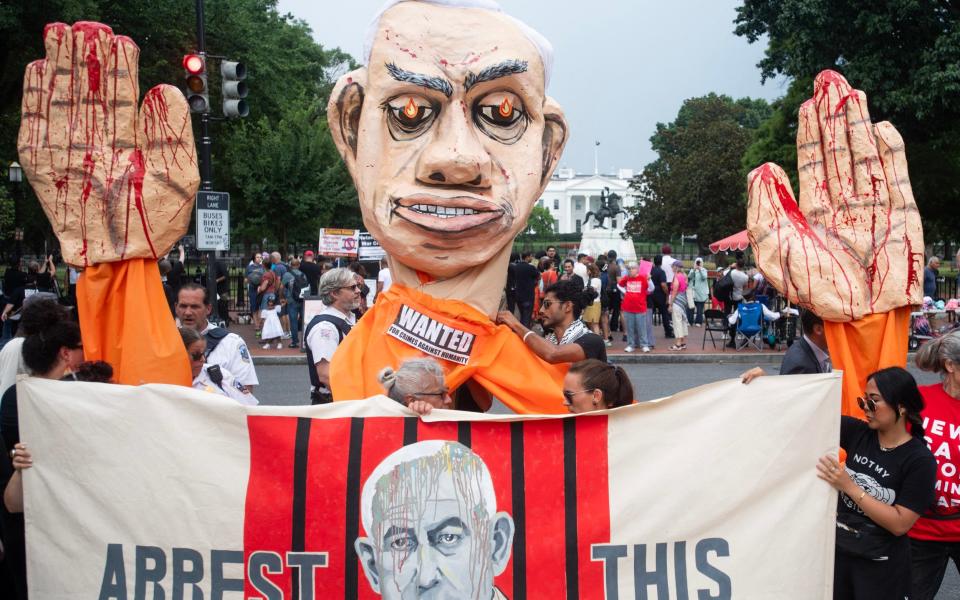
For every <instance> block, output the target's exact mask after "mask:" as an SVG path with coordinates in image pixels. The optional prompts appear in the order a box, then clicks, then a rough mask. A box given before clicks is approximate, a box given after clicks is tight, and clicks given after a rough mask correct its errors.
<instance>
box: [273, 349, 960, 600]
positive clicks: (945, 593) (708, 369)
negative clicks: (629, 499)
mask: <svg viewBox="0 0 960 600" xmlns="http://www.w3.org/2000/svg"><path fill="white" fill-rule="evenodd" d="M763 367H764V369H766V370H767V372H768V373H776V372H777V370H778V369H779V368H780V365H779V364H765V365H763ZM624 368H626V370H627V373H628V374H629V375H630V381H632V382H633V386H634V390H635V392H636V395H637V399H638V400H654V399H656V398H662V397H664V396H669V395H670V394H673V393H676V392H678V391H680V390H685V389H688V388H691V387H695V386H698V385H703V384H705V383H710V382H712V381H718V380H721V379H729V378H732V377H737V376H738V375H739V374H740V373H742V372H744V371H745V370H747V369H748V368H749V365H742V364H663V365H659V364H642V365H626V366H625V367H624ZM305 369H306V367H305V366H303V365H295V366H266V365H264V366H258V367H257V375H258V376H259V378H260V386H258V387H257V391H256V394H257V398H258V399H259V400H260V402H261V403H262V404H270V405H289V404H306V403H307V391H308V389H309V384H308V383H307V374H306V371H305ZM910 371H911V372H912V373H913V375H914V377H916V378H917V381H918V382H920V383H921V384H926V383H935V382H936V381H937V377H936V376H935V375H931V374H929V373H924V372H922V371H918V370H917V369H915V368H911V369H910ZM558 402H559V400H558ZM493 412H498V413H508V412H510V411H509V410H508V409H507V408H506V407H504V406H503V405H501V404H498V405H497V406H495V407H494V410H493ZM956 598H960V576H958V575H957V572H956V570H953V569H952V568H950V569H948V570H947V576H946V577H945V579H944V583H943V586H942V587H941V588H940V593H939V594H937V599H936V600H951V599H956Z"/></svg>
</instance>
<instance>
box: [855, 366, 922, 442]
mask: <svg viewBox="0 0 960 600" xmlns="http://www.w3.org/2000/svg"><path fill="white" fill-rule="evenodd" d="M871 380H873V383H874V384H876V386H877V390H878V391H879V392H880V395H881V396H883V401H884V402H886V403H887V404H888V405H889V406H890V408H892V409H893V412H894V414H896V415H897V420H898V421H899V420H900V409H901V408H902V409H903V416H904V418H905V419H906V420H907V423H909V425H910V426H909V427H908V429H909V431H910V434H911V435H912V436H914V437H918V438H922V437H923V420H922V419H921V418H920V411H922V410H923V396H921V395H920V390H919V389H918V388H917V381H916V379H914V378H913V375H911V374H910V372H909V371H907V370H906V369H903V368H901V367H887V368H886V369H880V370H879V371H877V372H875V373H871V374H870V375H868V376H867V381H871Z"/></svg>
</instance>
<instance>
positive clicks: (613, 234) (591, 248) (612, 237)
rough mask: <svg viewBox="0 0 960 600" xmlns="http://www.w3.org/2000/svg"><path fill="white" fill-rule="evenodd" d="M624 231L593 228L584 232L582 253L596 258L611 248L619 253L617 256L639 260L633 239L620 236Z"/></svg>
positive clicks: (626, 259)
mask: <svg viewBox="0 0 960 600" xmlns="http://www.w3.org/2000/svg"><path fill="white" fill-rule="evenodd" d="M621 233H622V231H621V230H619V229H599V228H592V229H589V230H587V231H585V232H583V238H581V240H580V250H579V251H578V252H579V253H580V254H589V255H590V256H592V257H594V258H596V257H598V256H600V255H601V254H603V255H606V254H607V252H608V251H609V250H614V251H616V253H617V258H622V259H623V260H624V261H631V260H637V251H636V249H635V248H634V247H633V239H631V238H630V237H627V239H623V238H622V237H620V234H621Z"/></svg>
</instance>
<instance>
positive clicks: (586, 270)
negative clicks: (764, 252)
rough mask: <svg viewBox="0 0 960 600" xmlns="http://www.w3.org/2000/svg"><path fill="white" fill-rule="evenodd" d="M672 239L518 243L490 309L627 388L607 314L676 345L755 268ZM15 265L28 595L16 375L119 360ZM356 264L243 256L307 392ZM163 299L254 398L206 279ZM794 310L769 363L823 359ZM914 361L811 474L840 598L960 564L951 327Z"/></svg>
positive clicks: (36, 271)
mask: <svg viewBox="0 0 960 600" xmlns="http://www.w3.org/2000/svg"><path fill="white" fill-rule="evenodd" d="M670 254H671V253H670V248H669V247H667V246H665V247H664V248H662V253H661V254H659V255H656V256H653V257H652V260H651V261H650V262H651V263H652V267H651V268H650V269H649V272H643V271H642V269H641V264H640V263H639V262H637V261H630V262H626V263H624V261H622V260H620V259H618V257H617V256H616V254H615V253H614V252H612V251H611V252H609V253H607V254H606V255H603V256H598V257H589V256H582V255H581V256H577V257H570V258H567V259H564V260H562V261H560V260H559V259H558V257H557V253H556V249H555V248H552V247H551V248H548V249H546V250H545V251H544V252H543V253H542V256H537V255H535V254H533V253H523V254H520V255H517V256H516V257H515V260H514V261H513V262H512V264H511V265H510V270H509V276H508V281H507V285H506V287H505V290H504V302H503V304H504V306H503V310H502V311H500V313H499V314H498V315H497V322H498V323H501V324H503V325H505V326H507V327H508V328H509V329H510V330H512V332H513V333H514V334H515V335H516V336H518V337H519V338H521V340H522V342H523V343H524V344H525V345H526V346H527V347H528V348H529V349H530V351H531V352H533V353H534V354H536V355H537V356H539V357H540V358H542V359H543V360H544V361H546V362H548V363H553V364H557V363H566V364H569V369H568V371H567V374H566V376H565V378H564V381H563V389H562V393H561V394H560V395H559V396H558V397H557V404H558V406H563V407H565V408H566V409H567V410H568V411H569V412H570V413H573V414H581V413H587V412H591V411H597V410H607V409H612V408H618V407H622V406H627V405H629V404H632V403H633V402H634V401H635V400H634V390H633V386H632V384H631V382H630V379H629V377H628V376H627V373H626V372H625V371H624V370H623V368H621V367H619V366H616V365H613V364H610V363H609V362H608V361H607V354H606V352H607V348H608V347H609V346H610V345H611V343H612V341H613V336H614V333H615V332H617V333H622V335H624V336H625V337H626V341H627V344H628V349H627V351H628V352H629V351H632V350H633V349H635V348H639V349H641V351H643V350H644V349H646V350H647V351H649V349H651V348H653V347H654V346H655V344H656V339H655V332H654V315H655V314H656V315H657V316H659V320H660V327H662V328H663V329H662V332H663V337H664V338H665V339H668V340H672V342H671V344H672V345H671V346H670V349H671V350H673V351H677V352H679V351H682V350H683V349H684V348H685V341H686V337H687V335H688V331H689V328H690V327H696V326H698V325H701V324H702V323H703V318H704V314H705V307H707V306H710V305H712V304H713V303H714V302H716V297H717V296H718V295H721V294H723V291H722V289H719V288H722V287H723V285H724V282H723V280H724V279H728V280H729V281H728V282H727V285H729V288H730V289H729V291H728V292H727V295H726V298H728V299H727V300H726V301H724V302H723V303H722V304H723V308H724V310H725V311H726V313H727V315H729V322H730V323H731V325H734V324H735V323H736V320H737V315H738V311H739V310H743V309H744V307H746V306H747V305H749V304H750V303H755V302H757V296H758V292H759V291H760V290H761V289H762V285H763V282H762V278H758V277H756V276H755V274H754V273H751V272H750V271H749V270H747V269H746V268H745V266H744V262H743V260H742V258H740V257H738V258H737V259H736V260H735V262H734V263H733V264H732V265H731V266H730V267H729V268H728V269H727V270H725V271H723V272H720V273H718V274H717V275H716V276H715V281H714V282H713V284H712V286H711V278H710V276H709V274H708V273H707V271H706V268H705V266H704V263H703V260H702V259H699V258H698V259H696V260H694V261H693V263H692V265H691V266H690V267H689V268H687V267H685V266H684V265H683V263H682V262H681V261H679V260H677V259H675V258H673V257H672V256H670ZM181 258H182V257H181ZM164 261H166V262H167V264H166V265H164V264H163V262H164ZM164 261H161V264H160V272H161V274H163V275H164V276H166V277H167V281H166V282H165V283H167V285H170V283H168V282H171V280H172V279H174V278H176V275H177V274H176V270H177V266H176V263H181V264H182V260H179V261H178V260H170V259H169V258H165V259H164ZM558 263H559V265H558ZM556 265H558V266H556ZM382 267H383V268H381V270H380V272H379V276H378V278H377V289H376V295H379V294H381V293H384V292H386V291H388V290H389V287H390V285H391V280H390V274H389V269H388V268H386V263H383V265H382ZM17 272H19V269H16V270H14V271H12V272H11V271H10V270H8V274H7V275H6V276H5V278H4V281H5V282H6V281H8V278H9V281H10V282H11V285H10V287H6V286H5V289H13V290H15V291H14V292H13V293H12V294H10V295H8V296H6V297H5V298H6V300H5V303H4V311H3V315H4V330H5V332H6V330H7V322H9V321H13V322H14V323H12V325H11V326H10V330H11V331H10V335H9V336H8V337H6V339H5V343H4V345H3V348H2V349H0V392H2V398H0V437H2V439H3V442H4V447H5V449H6V451H7V456H8V457H9V460H0V485H2V490H0V491H2V498H3V502H2V507H0V515H2V520H0V525H2V530H0V531H2V536H3V538H2V539H3V563H2V565H3V567H4V568H3V569H0V586H5V587H3V589H5V590H14V591H15V593H13V592H12V593H11V597H19V598H25V597H26V591H25V590H26V587H25V581H26V579H25V578H26V571H25V557H24V533H23V531H24V530H23V488H22V480H21V477H22V475H21V473H22V472H23V470H24V469H28V468H31V467H32V465H33V460H32V456H31V454H30V450H29V446H28V444H27V442H25V441H23V440H21V439H20V434H19V423H18V413H17V388H16V385H15V383H16V381H17V380H18V379H20V378H23V377H35V378H41V379H51V380H67V381H95V382H102V383H110V382H111V380H112V377H113V371H112V368H111V366H110V365H109V364H106V363H102V362H101V363H87V362H84V357H83V340H82V335H81V331H80V328H79V326H78V325H77V322H76V315H75V311H74V310H73V308H72V307H71V306H70V302H69V296H67V298H64V297H62V295H61V294H60V293H59V291H58V290H57V286H56V285H55V284H54V283H52V280H53V281H55V276H54V274H55V273H56V267H55V265H54V264H53V261H52V259H50V260H48V261H47V262H46V263H45V264H44V265H43V266H41V265H39V264H36V263H28V264H27V270H26V272H25V273H23V272H21V275H19V276H18V275H17V274H16V273H17ZM171 274H172V275H171ZM18 277H22V282H21V281H20V280H18ZM68 277H70V275H69V274H68ZM366 279H367V274H366V272H365V271H364V269H363V266H362V265H360V264H359V263H355V264H352V265H350V266H349V267H336V268H335V267H333V265H332V264H330V263H328V262H326V261H316V260H315V259H314V255H313V253H312V252H306V253H305V254H304V255H303V256H302V257H301V258H299V259H298V258H296V257H288V260H286V261H284V260H282V258H281V255H280V254H279V253H272V254H269V255H267V254H260V253H258V254H256V255H254V256H253V257H252V258H251V260H250V262H249V264H248V265H247V267H246V269H245V283H246V284H247V286H248V292H249V294H250V298H251V306H252V307H253V308H255V309H258V310H255V312H254V319H255V324H256V325H257V327H258V331H260V339H261V341H262V342H263V344H264V346H267V345H268V344H270V345H272V344H275V343H282V342H277V339H280V340H283V339H289V340H290V342H289V343H288V345H289V346H291V347H298V346H301V345H302V347H303V351H304V352H305V353H306V355H307V363H308V375H309V379H310V382H311V394H310V397H311V402H312V403H314V404H321V403H327V402H330V401H332V400H333V397H332V393H331V385H330V383H331V382H330V364H331V361H332V358H333V355H334V353H335V352H336V349H337V347H338V345H339V344H340V342H342V340H343V339H344V337H346V336H347V335H349V333H350V330H351V328H352V327H353V326H354V325H355V324H356V322H357V319H358V318H361V317H362V316H363V312H364V309H365V299H366V297H367V296H368V294H369V292H370V291H371V290H369V289H368V288H367V284H366ZM176 280H177V281H180V279H176ZM75 283H76V281H75V280H74V281H73V284H74V285H75ZM65 284H66V285H65V288H66V289H69V288H68V287H67V286H69V285H70V279H67V278H65ZM47 290H49V291H47ZM307 296H312V297H317V298H319V299H320V300H321V302H322V305H323V309H322V310H321V311H320V312H319V313H318V314H316V315H315V316H313V317H312V318H311V320H310V322H309V323H303V308H304V306H303V305H304V299H305V298H306V297H307ZM171 307H172V310H173V313H174V315H175V317H176V322H177V326H178V327H179V331H180V335H181V338H182V341H183V350H184V354H185V356H186V358H187V360H189V364H190V368H191V377H192V387H193V388H194V389H197V390H201V391H203V392H205V393H209V394H215V395H219V396H221V397H224V398H227V399H230V400H232V401H235V402H237V403H240V404H243V405H256V404H257V403H258V401H257V398H256V395H255V392H256V386H257V385H258V384H259V380H258V378H257V374H256V368H255V366H254V364H253V360H252V357H251V355H250V352H249V350H248V348H247V346H246V343H245V342H244V340H243V338H241V337H240V336H239V335H237V334H236V333H233V332H230V331H229V330H228V329H226V328H224V327H220V326H218V325H217V324H215V323H212V322H210V320H209V318H210V314H211V313H212V308H213V306H212V301H211V298H210V297H209V295H208V290H207V288H206V287H205V286H203V285H199V284H197V283H194V282H187V283H181V284H180V285H178V286H177V288H176V289H175V290H172V296H171ZM764 310H765V311H769V309H767V308H765V307H764ZM770 312H771V314H769V315H767V314H766V313H764V314H765V315H766V317H767V318H770V319H774V318H777V316H778V315H776V314H774V313H772V311H770ZM14 316H16V317H17V318H16V319H14V318H13V317H14ZM799 320H800V323H801V334H800V335H799V337H798V338H797V340H796V341H795V343H793V344H792V345H791V346H790V347H789V349H788V350H787V352H786V354H785V356H784V359H783V361H782V365H781V368H780V374H781V375H792V374H804V373H825V372H830V371H831V370H832V363H831V360H830V354H829V349H828V345H827V342H826V335H825V332H824V325H823V321H822V320H821V319H820V318H819V317H817V315H816V314H814V313H813V312H811V311H803V312H801V314H800V319H799ZM731 336H732V333H731ZM915 362H916V365H917V367H918V368H920V369H922V370H926V371H931V372H936V373H939V374H940V375H941V377H942V382H941V383H940V384H935V385H927V386H918V385H917V383H916V381H915V380H914V378H913V377H912V376H911V375H910V373H909V372H908V371H906V370H905V369H901V368H896V367H894V368H888V369H883V370H880V371H878V372H876V373H873V374H871V375H870V376H869V378H868V383H867V387H866V391H865V394H864V396H863V397H862V398H860V399H859V404H860V407H861V408H862V409H863V411H864V414H865V416H866V420H865V421H863V420H859V419H853V418H849V417H843V420H842V423H841V439H840V440H839V442H840V446H841V447H842V448H843V449H844V450H845V451H846V456H847V460H846V462H845V463H840V462H838V460H837V458H836V457H835V456H831V455H827V456H824V457H823V458H822V459H821V460H820V462H819V464H817V465H816V473H817V475H818V476H819V477H820V478H821V479H823V480H824V481H826V482H827V483H829V484H830V485H831V486H833V487H835V488H836V489H837V490H838V491H839V500H838V508H837V542H836V544H837V545H836V568H835V582H834V589H835V597H837V598H901V597H906V596H908V595H910V594H912V595H910V597H913V598H927V599H930V598H933V597H934V596H935V595H936V593H937V590H938V589H939V586H940V583H941V581H942V579H943V576H944V574H945V570H946V567H947V565H948V563H949V561H950V560H951V559H953V561H954V562H955V564H956V565H957V567H958V569H960V525H958V524H960V486H958V485H957V484H955V483H953V480H955V478H956V477H955V476H956V473H957V468H958V466H960V456H958V455H957V453H956V452H954V451H953V450H951V449H950V448H951V443H952V442H953V440H954V439H955V438H956V436H955V432H956V431H960V330H956V331H953V332H951V333H949V334H947V335H944V336H941V337H939V338H937V339H934V340H931V341H930V342H928V343H927V344H925V345H924V346H922V347H921V349H920V351H919V352H918V353H917V355H916V359H915ZM763 375H765V373H764V371H763V370H762V369H760V368H754V369H750V370H749V371H747V372H745V373H744V374H743V376H742V379H743V382H744V383H745V384H749V383H750V382H751V381H753V380H754V379H756V378H757V377H760V376H763ZM378 379H379V381H380V382H381V384H382V386H383V391H384V394H385V395H386V396H387V397H389V398H392V399H393V400H395V401H396V402H398V403H400V404H403V405H405V406H407V407H408V408H410V409H411V410H413V411H414V412H416V413H418V414H421V415H425V414H429V413H430V412H431V411H433V410H435V409H454V410H477V409H478V407H476V406H475V405H470V404H469V403H465V402H463V401H462V400H461V398H460V395H459V394H458V393H457V392H458V390H451V389H449V388H448V387H447V385H446V383H445V378H444V369H443V367H442V366H441V365H440V363H439V362H437V361H436V360H434V359H432V358H418V359H410V360H407V361H405V362H402V363H401V364H400V365H398V366H397V367H396V368H385V369H384V370H383V371H382V372H381V373H380V374H379V377H378ZM482 408H484V407H480V409H482ZM954 447H955V446H954Z"/></svg>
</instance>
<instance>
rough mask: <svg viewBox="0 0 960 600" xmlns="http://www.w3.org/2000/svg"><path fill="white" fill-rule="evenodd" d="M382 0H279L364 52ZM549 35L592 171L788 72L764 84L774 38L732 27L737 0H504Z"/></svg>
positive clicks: (574, 163)
mask: <svg viewBox="0 0 960 600" xmlns="http://www.w3.org/2000/svg"><path fill="white" fill-rule="evenodd" d="M382 4H383V0H348V1H345V2H317V1H316V0H279V10H280V12H281V13H288V12H289V13H292V14H293V15H294V16H296V17H298V18H301V19H303V20H305V21H306V22H307V23H309V24H310V27H311V28H312V29H313V32H314V37H315V38H316V39H317V41H318V42H320V43H321V44H322V45H324V46H325V47H330V48H333V47H340V48H341V49H342V50H344V51H346V52H348V53H350V54H351V55H353V57H354V58H356V59H357V60H358V61H359V60H360V54H361V48H362V46H363V36H364V32H365V31H366V28H367V25H368V23H369V22H370V19H371V17H372V16H373V14H374V13H375V12H376V11H377V9H379V8H380V6H381V5H382ZM500 4H501V6H503V8H504V10H505V11H506V12H508V13H510V14H511V15H513V16H515V17H517V18H519V19H521V20H523V21H525V22H526V23H527V24H529V25H531V26H532V27H533V28H534V29H537V30H538V31H540V33H542V34H543V35H545V36H546V38H547V39H548V40H550V42H551V43H552V44H553V46H554V50H555V59H554V70H553V76H552V80H551V82H550V89H549V90H548V91H549V93H550V95H551V96H553V97H554V98H555V99H556V100H557V101H558V102H560V105H561V106H563V108H564V111H565V112H566V115H567V121H568V122H569V124H570V128H571V135H570V141H569V142H568V143H567V147H566V150H565V151H564V155H563V158H562V159H561V160H560V166H569V167H573V168H574V169H576V170H577V171H578V172H583V173H592V172H593V165H594V141H595V140H596V141H599V142H600V147H599V152H600V159H599V162H600V170H601V172H614V171H615V169H618V168H631V169H636V170H639V169H641V168H643V166H644V165H645V164H647V163H648V162H650V161H652V160H653V159H655V158H656V155H655V153H654V152H653V150H651V148H650V142H649V139H650V136H651V135H652V134H653V131H654V128H655V126H656V124H657V122H658V121H659V122H668V121H672V120H673V119H674V117H676V115H677V110H678V109H679V108H680V105H681V104H682V103H683V101H684V100H685V99H686V98H692V97H695V96H700V95H703V94H706V93H708V92H717V93H721V94H727V95H729V96H733V97H734V98H740V97H743V96H750V97H754V98H758V97H759V98H766V99H767V100H773V99H775V98H778V97H780V96H782V95H783V94H784V92H785V91H786V85H785V83H784V82H783V81H781V80H776V81H768V82H767V83H766V85H761V84H760V71H759V70H758V69H757V67H756V64H757V62H758V61H759V60H760V59H761V58H762V56H763V50H764V48H765V44H764V43H762V42H758V43H756V44H752V45H751V44H748V43H747V41H746V40H745V39H744V38H741V37H737V36H735V35H734V34H733V28H734V26H733V19H734V17H735V16H736V12H735V8H736V6H737V5H739V4H740V2H738V1H737V0H700V1H697V2H694V1H691V0H674V1H672V2H663V1H654V0H549V1H547V0H500Z"/></svg>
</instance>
